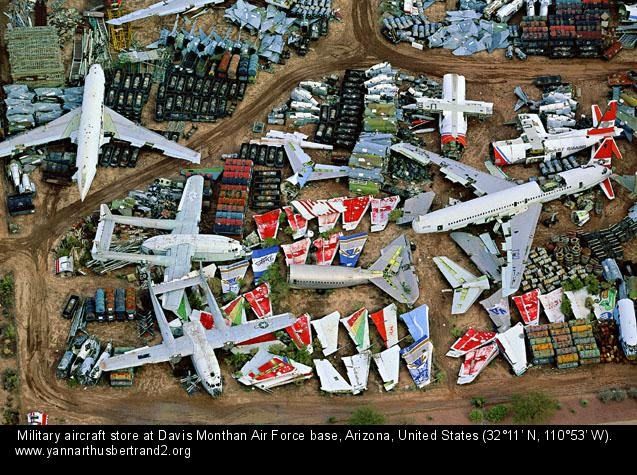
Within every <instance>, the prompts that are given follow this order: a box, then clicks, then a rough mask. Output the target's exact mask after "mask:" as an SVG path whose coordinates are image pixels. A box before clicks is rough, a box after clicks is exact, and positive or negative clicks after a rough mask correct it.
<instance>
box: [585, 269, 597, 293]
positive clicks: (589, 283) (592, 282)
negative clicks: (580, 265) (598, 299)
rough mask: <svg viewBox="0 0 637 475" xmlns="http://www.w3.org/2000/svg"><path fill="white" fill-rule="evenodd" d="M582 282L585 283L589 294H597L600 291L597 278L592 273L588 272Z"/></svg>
mask: <svg viewBox="0 0 637 475" xmlns="http://www.w3.org/2000/svg"><path fill="white" fill-rule="evenodd" d="M584 283H585V284H586V289H587V290H588V293H589V294H593V295H597V294H599V291H600V285H599V280H597V277H595V276H594V275H593V274H589V275H587V276H586V278H585V279H584Z"/></svg>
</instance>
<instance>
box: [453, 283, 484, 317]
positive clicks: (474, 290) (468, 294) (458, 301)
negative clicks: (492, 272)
mask: <svg viewBox="0 0 637 475" xmlns="http://www.w3.org/2000/svg"><path fill="white" fill-rule="evenodd" d="M483 290H484V289H483V288H482V287H461V288H458V289H456V290H454V291H453V303H452V304H451V313H452V314H453V315H458V314H461V313H465V312H466V311H467V310H469V308H470V307H471V306H472V305H473V303H474V302H475V301H476V300H478V297H480V294H481V293H482V291H483Z"/></svg>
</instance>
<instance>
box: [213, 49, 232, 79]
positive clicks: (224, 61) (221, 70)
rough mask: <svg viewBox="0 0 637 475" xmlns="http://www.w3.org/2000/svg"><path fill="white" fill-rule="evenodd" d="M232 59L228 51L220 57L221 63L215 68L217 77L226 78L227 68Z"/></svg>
mask: <svg viewBox="0 0 637 475" xmlns="http://www.w3.org/2000/svg"><path fill="white" fill-rule="evenodd" d="M231 59H232V53H230V51H226V52H225V53H223V56H221V61H219V66H217V77H218V78H220V79H225V78H226V77H227V76H228V67H229V66H230V60H231Z"/></svg>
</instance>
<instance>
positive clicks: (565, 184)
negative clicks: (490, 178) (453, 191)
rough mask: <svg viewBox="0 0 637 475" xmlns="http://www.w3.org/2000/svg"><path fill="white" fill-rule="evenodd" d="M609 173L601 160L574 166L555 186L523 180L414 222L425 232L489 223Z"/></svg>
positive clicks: (578, 190) (597, 181) (571, 191)
mask: <svg viewBox="0 0 637 475" xmlns="http://www.w3.org/2000/svg"><path fill="white" fill-rule="evenodd" d="M610 175H611V171H610V170H609V169H608V168H606V167H604V166H601V165H598V164H594V165H587V166H585V167H579V168H574V169H572V170H568V171H565V172H562V173H558V174H557V176H558V177H560V178H559V179H561V183H560V184H558V186H556V187H554V188H551V189H548V188H546V191H544V190H543V189H542V188H541V187H540V185H539V184H538V183H536V182H534V181H532V182H528V183H524V184H522V185H518V186H513V187H511V188H506V189H504V190H502V191H497V192H495V193H490V194H488V195H485V196H481V197H478V198H474V199H472V200H469V201H465V202H462V203H459V204H456V205H453V206H449V207H447V208H443V209H440V210H436V211H433V212H431V213H428V214H426V215H423V216H419V217H418V218H416V219H415V220H414V222H413V224H412V226H413V229H414V231H415V232H417V233H421V234H424V233H436V232H445V231H453V230H456V229H462V228H464V227H466V226H468V225H470V224H484V223H488V222H491V221H494V220H496V219H499V218H507V217H511V216H514V215H516V214H519V213H522V212H524V211H526V210H527V208H528V207H529V205H531V204H534V203H545V202H548V201H553V200H556V199H558V198H561V197H562V196H566V195H572V194H574V193H581V192H583V191H585V190H588V189H589V188H592V187H594V186H595V185H598V184H600V183H601V182H603V181H604V180H606V179H607V178H609V177H610Z"/></svg>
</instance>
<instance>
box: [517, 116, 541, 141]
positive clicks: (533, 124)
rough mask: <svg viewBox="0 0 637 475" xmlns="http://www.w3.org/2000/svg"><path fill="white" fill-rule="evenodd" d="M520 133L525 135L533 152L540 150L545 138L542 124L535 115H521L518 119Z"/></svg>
mask: <svg viewBox="0 0 637 475" xmlns="http://www.w3.org/2000/svg"><path fill="white" fill-rule="evenodd" d="M520 122H521V125H522V131H523V132H524V133H525V134H526V138H527V139H528V141H529V143H530V144H531V146H532V148H533V150H541V149H542V148H543V145H542V144H543V142H544V139H545V138H546V130H545V129H544V124H542V121H541V120H540V117H539V116H538V115H537V114H523V115H522V116H521V117H520Z"/></svg>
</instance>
